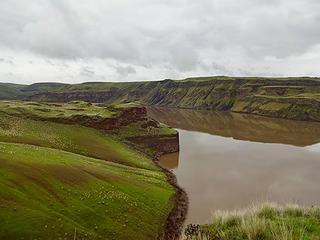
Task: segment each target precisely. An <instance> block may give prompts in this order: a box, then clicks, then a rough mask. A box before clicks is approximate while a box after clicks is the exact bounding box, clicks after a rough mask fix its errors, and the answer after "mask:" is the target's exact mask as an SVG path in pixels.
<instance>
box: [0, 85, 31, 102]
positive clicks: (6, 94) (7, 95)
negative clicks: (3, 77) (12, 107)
mask: <svg viewBox="0 0 320 240" xmlns="http://www.w3.org/2000/svg"><path fill="white" fill-rule="evenodd" d="M25 87H26V85H20V84H13V83H0V99H16V98H19V97H20V96H21V95H22V92H21V90H22V89H23V88H25Z"/></svg>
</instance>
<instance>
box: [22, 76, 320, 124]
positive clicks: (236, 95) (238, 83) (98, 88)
mask: <svg viewBox="0 0 320 240" xmlns="http://www.w3.org/2000/svg"><path fill="white" fill-rule="evenodd" d="M24 98H25V99H27V100H45V101H54V102H66V101H71V100H84V101H89V102H105V103H109V104H110V103H126V102H139V103H140V104H144V105H150V106H151V105H152V106H165V107H177V108H192V109H214V110H224V111H233V112H241V113H250V114H257V115H264V116H270V117H279V118H288V119H296V120H310V121H320V80H319V78H236V77H235V78H232V77H206V78H190V79H186V80H178V81H173V80H164V81H155V82H133V83H84V84H78V85H64V86H61V87H60V88H58V89H57V88H47V91H36V90H34V91H28V92H25V95H24Z"/></svg>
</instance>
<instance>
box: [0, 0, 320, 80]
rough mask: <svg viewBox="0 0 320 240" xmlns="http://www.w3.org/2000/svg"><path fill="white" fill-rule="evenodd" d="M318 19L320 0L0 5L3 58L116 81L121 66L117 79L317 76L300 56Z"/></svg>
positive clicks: (51, 0)
mask: <svg viewBox="0 0 320 240" xmlns="http://www.w3.org/2000/svg"><path fill="white" fill-rule="evenodd" d="M319 22H320V2H319V1H318V0H303V1H301V0H290V1H289V0H268V1H256V0H241V1H238V0H215V1H212V0H200V1H191V0H171V1H169V0H136V1H130V0H110V1H109V0H108V1H102V0H92V1H85V0H34V1H28V2H26V1H22V0H1V2H0V34H1V38H0V57H1V58H2V56H1V51H3V52H4V51H9V52H10V53H13V54H20V55H21V54H23V55H24V56H23V58H28V57H29V58H30V61H31V59H32V58H37V57H39V58H44V59H46V61H47V64H48V65H51V66H52V67H54V65H56V64H58V65H60V67H61V65H63V64H66V65H68V66H69V64H70V65H73V66H74V68H82V67H84V65H85V64H82V63H83V62H87V63H88V62H90V63H92V62H95V61H96V60H97V59H98V60H102V61H106V62H111V63H110V66H111V67H110V68H107V69H109V70H110V72H108V73H107V72H106V69H105V70H103V69H102V67H101V69H100V70H97V69H95V71H94V72H95V73H96V72H99V71H100V73H98V74H99V75H101V74H102V75H105V76H107V77H108V76H111V77H115V76H113V75H112V65H116V66H120V67H119V69H117V68H116V74H117V76H118V78H119V80H121V78H126V79H127V77H128V75H130V76H132V78H138V77H142V76H144V77H148V78H150V79H153V78H155V79H156V78H158V77H162V76H163V75H162V74H163V73H166V74H171V75H172V76H185V75H186V76H187V75H188V74H205V75H212V74H226V75H227V74H244V73H251V72H252V74H256V75H258V74H262V73H263V74H265V73H266V71H265V69H266V68H268V69H269V70H270V71H269V72H270V74H271V73H272V74H274V73H278V74H304V73H306V72H312V73H315V74H319V73H320V70H318V69H310V66H305V67H304V65H305V64H306V63H305V59H304V56H305V55H306V54H309V53H310V52H312V51H314V49H318V48H317V46H318V45H320V31H319ZM318 53H320V52H318ZM292 58H294V59H296V61H293V60H292ZM266 59H267V60H266ZM268 59H269V60H268ZM270 59H277V60H280V61H283V64H284V62H287V64H290V61H293V62H294V64H298V63H297V62H299V63H300V66H301V67H300V71H297V70H295V71H293V70H292V68H294V67H292V66H293V65H291V66H288V67H287V68H284V69H279V68H278V67H277V66H276V65H275V66H273V65H272V64H275V61H273V60H272V61H271V60H270ZM314 61H320V59H319V56H318V55H317V56H314ZM32 62H33V64H32V65H35V62H37V61H34V60H32ZM258 62H259V64H258ZM52 63H53V64H52ZM318 63H320V62H318ZM21 64H22V63H21ZM77 64H78V66H75V65H77ZM291 64H293V63H291ZM278 65H279V63H278ZM124 66H131V67H124ZM204 66H206V67H204ZM294 66H295V65H294ZM252 67H254V68H255V69H256V70H254V71H252V70H249V68H252ZM60 69H61V68H60ZM237 69H240V70H239V71H238V70H237ZM241 69H242V70H241ZM8 71H9V70H8ZM64 71H69V70H64ZM75 71H76V70H75ZM152 73H153V74H154V75H155V77H153V75H152ZM267 73H268V71H267ZM0 74H1V72H0ZM62 74H63V73H62ZM65 74H66V76H67V75H68V74H70V73H69V72H68V73H67V72H66V73H65ZM80 74H82V75H83V74H84V75H86V76H87V77H88V76H89V73H88V72H87V73H86V72H85V71H84V72H81V73H80ZM163 77H164V78H166V77H171V76H163ZM44 78H45V76H44Z"/></svg>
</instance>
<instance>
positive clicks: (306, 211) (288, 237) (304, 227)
mask: <svg viewBox="0 0 320 240" xmlns="http://www.w3.org/2000/svg"><path fill="white" fill-rule="evenodd" d="M188 229H189V230H190V229H191V228H190V226H189V227H188ZM201 229H202V231H201V232H202V233H203V238H200V237H199V236H198V237H196V236H195V235H196V234H191V235H194V238H193V239H195V240H197V239H199V240H200V239H201V240H203V239H224V240H262V239H263V240H275V239H277V240H278V239H279V240H309V239H314V240H316V239H319V238H320V237H319V236H320V208H317V207H314V208H303V207H299V206H295V205H291V206H290V205H288V206H284V207H283V206H278V205H274V204H265V205H263V206H261V207H252V208H250V209H245V210H242V211H238V212H218V213H216V215H215V216H214V219H213V222H212V223H211V224H209V225H205V226H202V227H201ZM189 230H186V232H190V231H189Z"/></svg>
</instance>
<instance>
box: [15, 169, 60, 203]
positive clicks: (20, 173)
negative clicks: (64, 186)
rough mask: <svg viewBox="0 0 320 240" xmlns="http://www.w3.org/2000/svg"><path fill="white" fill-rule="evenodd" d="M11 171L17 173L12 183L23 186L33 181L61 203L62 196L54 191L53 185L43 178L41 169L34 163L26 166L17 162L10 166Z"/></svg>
mask: <svg viewBox="0 0 320 240" xmlns="http://www.w3.org/2000/svg"><path fill="white" fill-rule="evenodd" d="M10 167H11V168H12V171H13V172H14V173H16V174H17V178H16V179H15V181H14V183H15V184H17V185H18V186H25V185H26V183H27V182H31V183H34V184H35V185H38V186H39V187H41V188H42V189H44V190H45V191H46V192H47V193H48V194H49V195H51V196H53V197H54V198H55V199H56V200H57V201H58V202H60V203H63V200H62V198H61V197H60V196H59V195H58V194H57V193H56V192H55V190H54V187H53V186H52V185H51V184H50V183H49V182H48V181H47V180H45V179H44V178H43V176H42V175H41V174H40V173H41V170H39V168H38V167H37V166H36V165H35V166H34V165H32V166H28V165H22V164H18V165H15V166H10Z"/></svg>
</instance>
